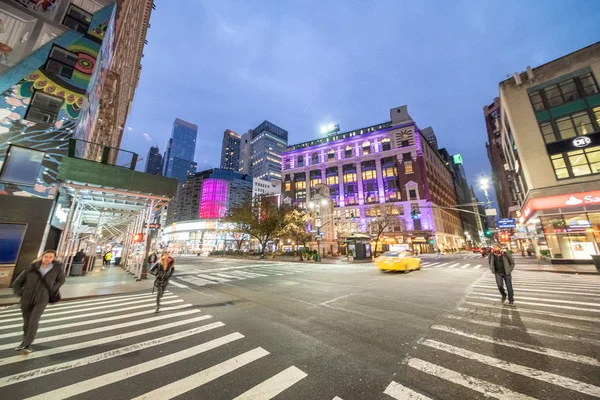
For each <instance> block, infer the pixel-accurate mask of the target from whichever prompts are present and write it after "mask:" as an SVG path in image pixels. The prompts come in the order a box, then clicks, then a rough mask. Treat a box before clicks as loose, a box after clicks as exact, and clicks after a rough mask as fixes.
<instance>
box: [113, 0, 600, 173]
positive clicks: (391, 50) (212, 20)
mask: <svg viewBox="0 0 600 400" xmlns="http://www.w3.org/2000/svg"><path fill="white" fill-rule="evenodd" d="M156 7H157V9H156V10H155V11H153V12H152V17H151V20H150V23H151V28H150V29H149V31H148V36H147V40H148V45H146V47H145V49H144V55H145V56H144V58H143V59H142V65H143V70H142V75H141V80H140V84H139V86H138V88H137V92H136V95H135V100H134V103H133V108H132V112H131V114H130V117H129V120H128V123H127V128H126V134H125V136H124V140H123V143H122V148H124V149H127V150H132V151H135V152H137V153H139V154H140V157H144V158H146V155H147V152H148V148H149V147H150V146H151V145H158V146H159V147H160V150H161V152H162V151H164V150H165V147H166V143H167V139H168V138H169V136H170V133H171V127H172V124H173V120H174V119H175V118H176V117H178V118H181V119H184V120H187V121H190V122H193V123H195V124H197V125H198V142H197V148H196V161H197V162H198V170H204V169H208V168H211V167H215V166H218V164H219V161H220V154H221V139H222V135H223V131H224V130H225V129H232V130H234V131H236V132H238V133H240V134H242V133H244V132H246V131H247V130H248V129H250V128H254V127H256V126H257V125H258V124H259V123H261V122H262V121H263V120H265V119H266V120H269V121H271V122H273V123H275V124H276V125H278V126H280V127H282V128H284V129H286V130H287V131H288V132H289V134H290V136H289V143H290V144H295V143H299V142H303V141H306V140H310V139H313V138H316V137H319V136H320V133H319V126H320V125H322V124H325V123H331V122H333V123H339V124H340V128H341V130H342V131H348V130H353V129H356V128H361V127H365V126H369V125H373V124H376V123H380V122H384V121H388V120H389V110H390V108H393V107H397V106H401V105H404V104H406V105H408V111H409V113H410V115H411V116H412V117H413V119H414V120H415V122H416V123H417V125H418V126H419V127H421V128H424V127H427V126H432V127H433V128H434V130H435V132H436V134H437V136H438V141H439V144H440V147H446V148H447V149H448V150H449V151H450V153H451V154H454V153H461V154H462V156H463V159H464V163H465V168H466V170H467V174H468V177H469V181H470V183H471V184H474V183H475V181H476V179H477V178H478V177H479V176H481V175H482V174H487V175H489V174H490V165H489V162H488V159H487V155H486V150H485V142H486V139H487V136H486V131H485V123H484V118H483V111H482V108H483V106H484V105H486V104H489V103H491V102H492V100H493V98H494V97H496V96H498V82H499V81H501V80H504V79H506V77H507V75H509V74H510V75H512V74H513V73H514V72H517V71H519V72H521V71H524V70H525V67H526V66H528V65H530V66H532V67H536V66H538V65H540V64H543V63H546V62H548V61H551V60H553V59H555V58H558V57H561V56H563V55H565V54H567V53H570V52H572V51H574V50H577V49H579V48H582V47H585V46H588V45H590V44H592V43H594V42H596V41H598V40H600V35H599V33H600V30H599V28H598V23H599V22H600V1H597V0H587V1H582V0H579V1H558V0H547V1H508V2H491V1H479V2H475V1H472V0H471V1H458V2H454V1H450V2H447V1H411V2H408V1H398V0H390V1H387V0H381V1H342V0H339V1H323V0H320V1H313V0H305V1H301V2H291V1H281V0H273V1H241V0H238V1H225V0H224V1H208V0H203V1H198V0H195V1H192V0H177V1H157V2H156ZM143 165H145V160H144V161H142V162H141V163H140V167H143Z"/></svg>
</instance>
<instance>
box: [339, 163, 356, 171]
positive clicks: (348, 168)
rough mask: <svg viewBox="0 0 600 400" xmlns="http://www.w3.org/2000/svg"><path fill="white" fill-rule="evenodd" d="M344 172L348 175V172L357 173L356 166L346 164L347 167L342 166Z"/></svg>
mask: <svg viewBox="0 0 600 400" xmlns="http://www.w3.org/2000/svg"><path fill="white" fill-rule="evenodd" d="M342 170H343V171H344V173H346V172H356V165H354V164H346V165H344V166H342Z"/></svg>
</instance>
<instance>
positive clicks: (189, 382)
mask: <svg viewBox="0 0 600 400" xmlns="http://www.w3.org/2000/svg"><path fill="white" fill-rule="evenodd" d="M267 355H269V352H268V351H266V350H265V349H263V348H262V347H257V348H255V349H252V350H250V351H247V352H245V353H242V354H240V355H239V356H235V357H233V358H230V359H229V360H227V361H223V362H222V363H220V364H217V365H215V366H212V367H210V368H207V369H205V370H203V371H200V372H197V373H195V374H193V375H190V376H188V377H187V378H184V379H180V380H178V381H176V382H173V383H170V384H168V385H166V386H163V387H161V388H158V389H156V390H153V391H152V392H148V393H146V394H143V395H141V396H139V397H136V398H135V399H133V400H151V399H156V400H162V399H172V398H173V397H176V396H179V395H181V394H183V393H187V392H189V391H190V390H193V389H195V388H197V387H199V386H202V385H204V384H205V383H208V382H210V381H213V380H215V379H217V378H219V377H221V376H223V375H226V374H228V373H230V372H232V371H235V370H236V369H238V368H240V367H243V366H245V365H246V364H250V363H251V362H253V361H256V360H258V359H260V358H262V357H265V356H267Z"/></svg>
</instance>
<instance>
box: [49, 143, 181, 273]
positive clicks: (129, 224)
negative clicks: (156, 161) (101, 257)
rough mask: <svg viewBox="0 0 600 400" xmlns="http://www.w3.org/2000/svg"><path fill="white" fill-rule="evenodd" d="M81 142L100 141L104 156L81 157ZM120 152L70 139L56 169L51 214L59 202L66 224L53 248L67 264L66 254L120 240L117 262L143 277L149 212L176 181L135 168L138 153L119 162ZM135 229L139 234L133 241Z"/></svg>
mask: <svg viewBox="0 0 600 400" xmlns="http://www.w3.org/2000/svg"><path fill="white" fill-rule="evenodd" d="M80 145H81V146H83V147H84V148H87V147H89V146H91V145H94V146H100V147H101V148H102V151H101V154H103V155H106V157H105V156H103V157H102V160H101V161H100V162H97V161H96V160H95V159H85V158H84V157H85V154H86V152H85V151H83V152H78V151H77V149H78V146H80ZM81 146H80V147H81ZM115 151H117V153H115V154H117V156H116V157H114V158H117V160H115V162H114V163H113V164H111V163H110V159H111V157H109V156H110V154H113V153H114V152H115ZM121 152H123V150H122V149H113V148H110V147H106V146H103V145H100V144H94V143H89V142H84V141H79V140H75V139H71V140H70V142H69V155H68V157H65V158H63V159H62V162H61V164H60V166H59V169H58V176H57V178H58V181H59V182H60V185H59V190H58V193H59V195H58V197H57V200H56V202H57V203H56V204H57V205H56V206H55V212H54V214H53V217H54V215H55V214H56V208H57V207H58V205H60V207H61V208H62V210H61V216H62V217H64V218H63V219H64V221H63V222H64V225H65V228H64V231H63V233H62V235H61V238H60V242H59V244H58V249H57V252H58V255H59V257H62V258H63V259H64V260H65V261H66V268H67V270H69V269H70V262H71V261H70V256H72V255H73V254H74V253H75V252H76V251H77V250H78V249H80V248H84V249H86V253H87V254H95V253H96V248H97V246H98V245H100V244H104V243H119V244H122V246H123V250H122V254H121V264H122V265H123V266H124V267H125V268H126V269H127V270H128V271H129V272H131V273H132V274H134V275H135V276H136V278H138V279H142V278H143V277H144V272H143V268H142V267H143V264H144V259H145V256H146V254H147V252H148V248H149V246H150V233H151V229H150V224H151V223H152V221H153V217H154V213H155V212H156V211H157V210H158V209H160V208H161V207H163V206H164V205H165V204H166V203H167V202H168V201H169V200H171V199H172V198H173V196H175V194H176V192H177V181H176V180H175V179H171V178H165V177H162V176H155V175H150V174H146V173H143V172H138V171H135V160H137V155H136V154H133V153H131V154H129V155H131V156H132V161H131V162H130V163H129V164H128V165H130V166H129V167H127V168H124V167H123V166H120V165H121V164H120V162H119V160H118V158H119V157H118V155H119V154H121ZM82 154H83V155H82ZM82 157H83V158H82ZM65 210H66V216H65V215H64V214H65ZM136 234H141V235H137V236H138V238H139V240H136V241H134V240H133V237H134V235H136ZM67 272H68V271H67Z"/></svg>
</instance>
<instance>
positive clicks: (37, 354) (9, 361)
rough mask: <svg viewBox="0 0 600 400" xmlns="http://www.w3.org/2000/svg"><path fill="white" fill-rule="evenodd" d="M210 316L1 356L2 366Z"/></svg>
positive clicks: (155, 330) (169, 327)
mask: <svg viewBox="0 0 600 400" xmlns="http://www.w3.org/2000/svg"><path fill="white" fill-rule="evenodd" d="M210 318H212V316H211V315H201V316H199V317H194V318H190V319H184V320H180V321H175V322H171V323H169V324H163V325H159V326H153V327H151V328H147V329H142V330H138V331H130V332H127V333H123V334H120V335H114V336H108V337H104V338H101V339H94V340H87V341H85V342H81V343H75V344H71V345H67V346H62V347H54V348H51V349H46V350H40V351H36V352H34V353H31V354H29V355H27V357H23V356H22V355H18V356H13V357H6V358H0V366H1V365H7V364H12V363H15V362H19V361H26V360H32V359H34V358H41V357H46V356H50V355H53V354H60V353H66V352H69V351H73V350H79V349H85V348H88V347H94V346H100V345H103V344H106V343H110V342H115V341H119V340H124V339H129V338H132V337H136V336H140V335H146V334H150V333H154V332H159V331H162V330H165V329H171V328H176V327H178V326H183V325H187V324H191V323H194V322H198V321H203V320H205V319H210Z"/></svg>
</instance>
